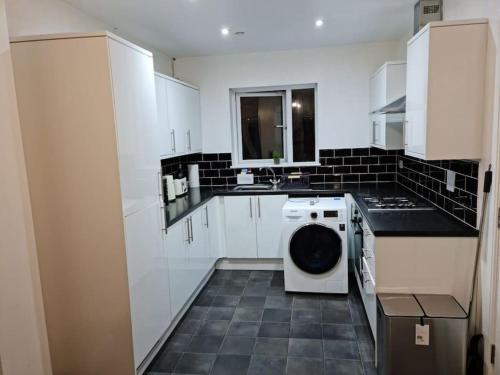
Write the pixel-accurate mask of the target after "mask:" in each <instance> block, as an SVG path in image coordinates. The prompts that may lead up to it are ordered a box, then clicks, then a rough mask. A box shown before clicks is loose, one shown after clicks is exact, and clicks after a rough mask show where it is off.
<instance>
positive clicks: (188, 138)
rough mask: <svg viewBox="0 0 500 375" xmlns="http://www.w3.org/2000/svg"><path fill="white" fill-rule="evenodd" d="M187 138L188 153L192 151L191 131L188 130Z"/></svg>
mask: <svg viewBox="0 0 500 375" xmlns="http://www.w3.org/2000/svg"><path fill="white" fill-rule="evenodd" d="M186 137H187V149H188V151H191V130H188V131H187V132H186Z"/></svg>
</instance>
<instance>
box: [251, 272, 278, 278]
mask: <svg viewBox="0 0 500 375" xmlns="http://www.w3.org/2000/svg"><path fill="white" fill-rule="evenodd" d="M273 277H274V272H273V271H252V272H251V273H250V278H251V279H272V278H273Z"/></svg>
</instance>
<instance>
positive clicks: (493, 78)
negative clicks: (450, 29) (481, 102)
mask: <svg viewBox="0 0 500 375" xmlns="http://www.w3.org/2000/svg"><path fill="white" fill-rule="evenodd" d="M443 9H444V19H445V20H454V19H467V18H489V21H490V33H489V34H490V35H489V40H488V66H487V77H486V103H485V111H484V114H485V118H484V137H483V145H484V147H483V156H482V159H481V162H480V172H479V173H480V185H479V186H480V190H481V191H482V186H483V175H484V171H485V170H486V169H487V168H488V165H489V164H492V170H493V175H494V180H495V181H494V183H493V187H492V192H491V196H490V198H489V202H488V210H487V211H486V213H485V215H486V219H485V230H484V237H483V246H482V248H481V258H480V275H479V280H480V281H479V302H480V310H479V311H480V314H479V331H480V332H481V333H483V335H484V338H485V356H484V357H485V359H486V366H485V369H486V373H487V374H492V373H494V371H495V370H494V368H493V367H492V366H491V364H490V363H489V357H490V348H491V345H492V344H495V342H496V345H497V348H499V347H500V346H499V345H500V331H499V329H500V323H499V322H498V321H499V315H498V311H497V304H498V303H499V302H500V301H497V300H496V299H497V296H496V294H497V291H498V282H499V280H498V270H499V264H498V261H499V258H498V251H499V250H498V237H497V236H498V232H497V217H496V216H497V212H498V211H497V210H498V206H499V203H500V191H499V184H500V178H499V177H498V174H499V173H500V170H499V164H498V163H499V161H500V160H499V143H500V133H499V116H498V115H499V110H500V107H499V97H500V95H499V87H500V1H498V0H473V1H472V0H444V4H443ZM495 185H496V186H495ZM479 201H482V194H480V197H479ZM479 209H480V210H482V207H479ZM497 351H498V349H497ZM497 361H498V355H497ZM497 367H498V368H497V370H496V373H497V374H500V366H497Z"/></svg>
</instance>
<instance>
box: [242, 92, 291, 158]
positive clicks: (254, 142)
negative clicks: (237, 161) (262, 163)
mask: <svg viewBox="0 0 500 375" xmlns="http://www.w3.org/2000/svg"><path fill="white" fill-rule="evenodd" d="M282 98H283V97H282V96H246V97H240V111H241V134H242V148H243V159H244V160H252V159H272V155H273V152H277V153H279V154H280V156H281V157H283V127H282V126H283V99H282Z"/></svg>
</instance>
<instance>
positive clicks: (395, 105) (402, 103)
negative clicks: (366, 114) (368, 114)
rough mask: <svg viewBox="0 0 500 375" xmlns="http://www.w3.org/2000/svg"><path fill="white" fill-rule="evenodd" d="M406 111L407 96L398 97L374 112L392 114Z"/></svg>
mask: <svg viewBox="0 0 500 375" xmlns="http://www.w3.org/2000/svg"><path fill="white" fill-rule="evenodd" d="M405 112H406V96H402V97H401V98H399V99H396V100H395V101H393V102H392V103H389V104H387V105H386V106H384V107H382V108H380V109H379V110H376V111H373V113H382V114H392V113H405Z"/></svg>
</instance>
